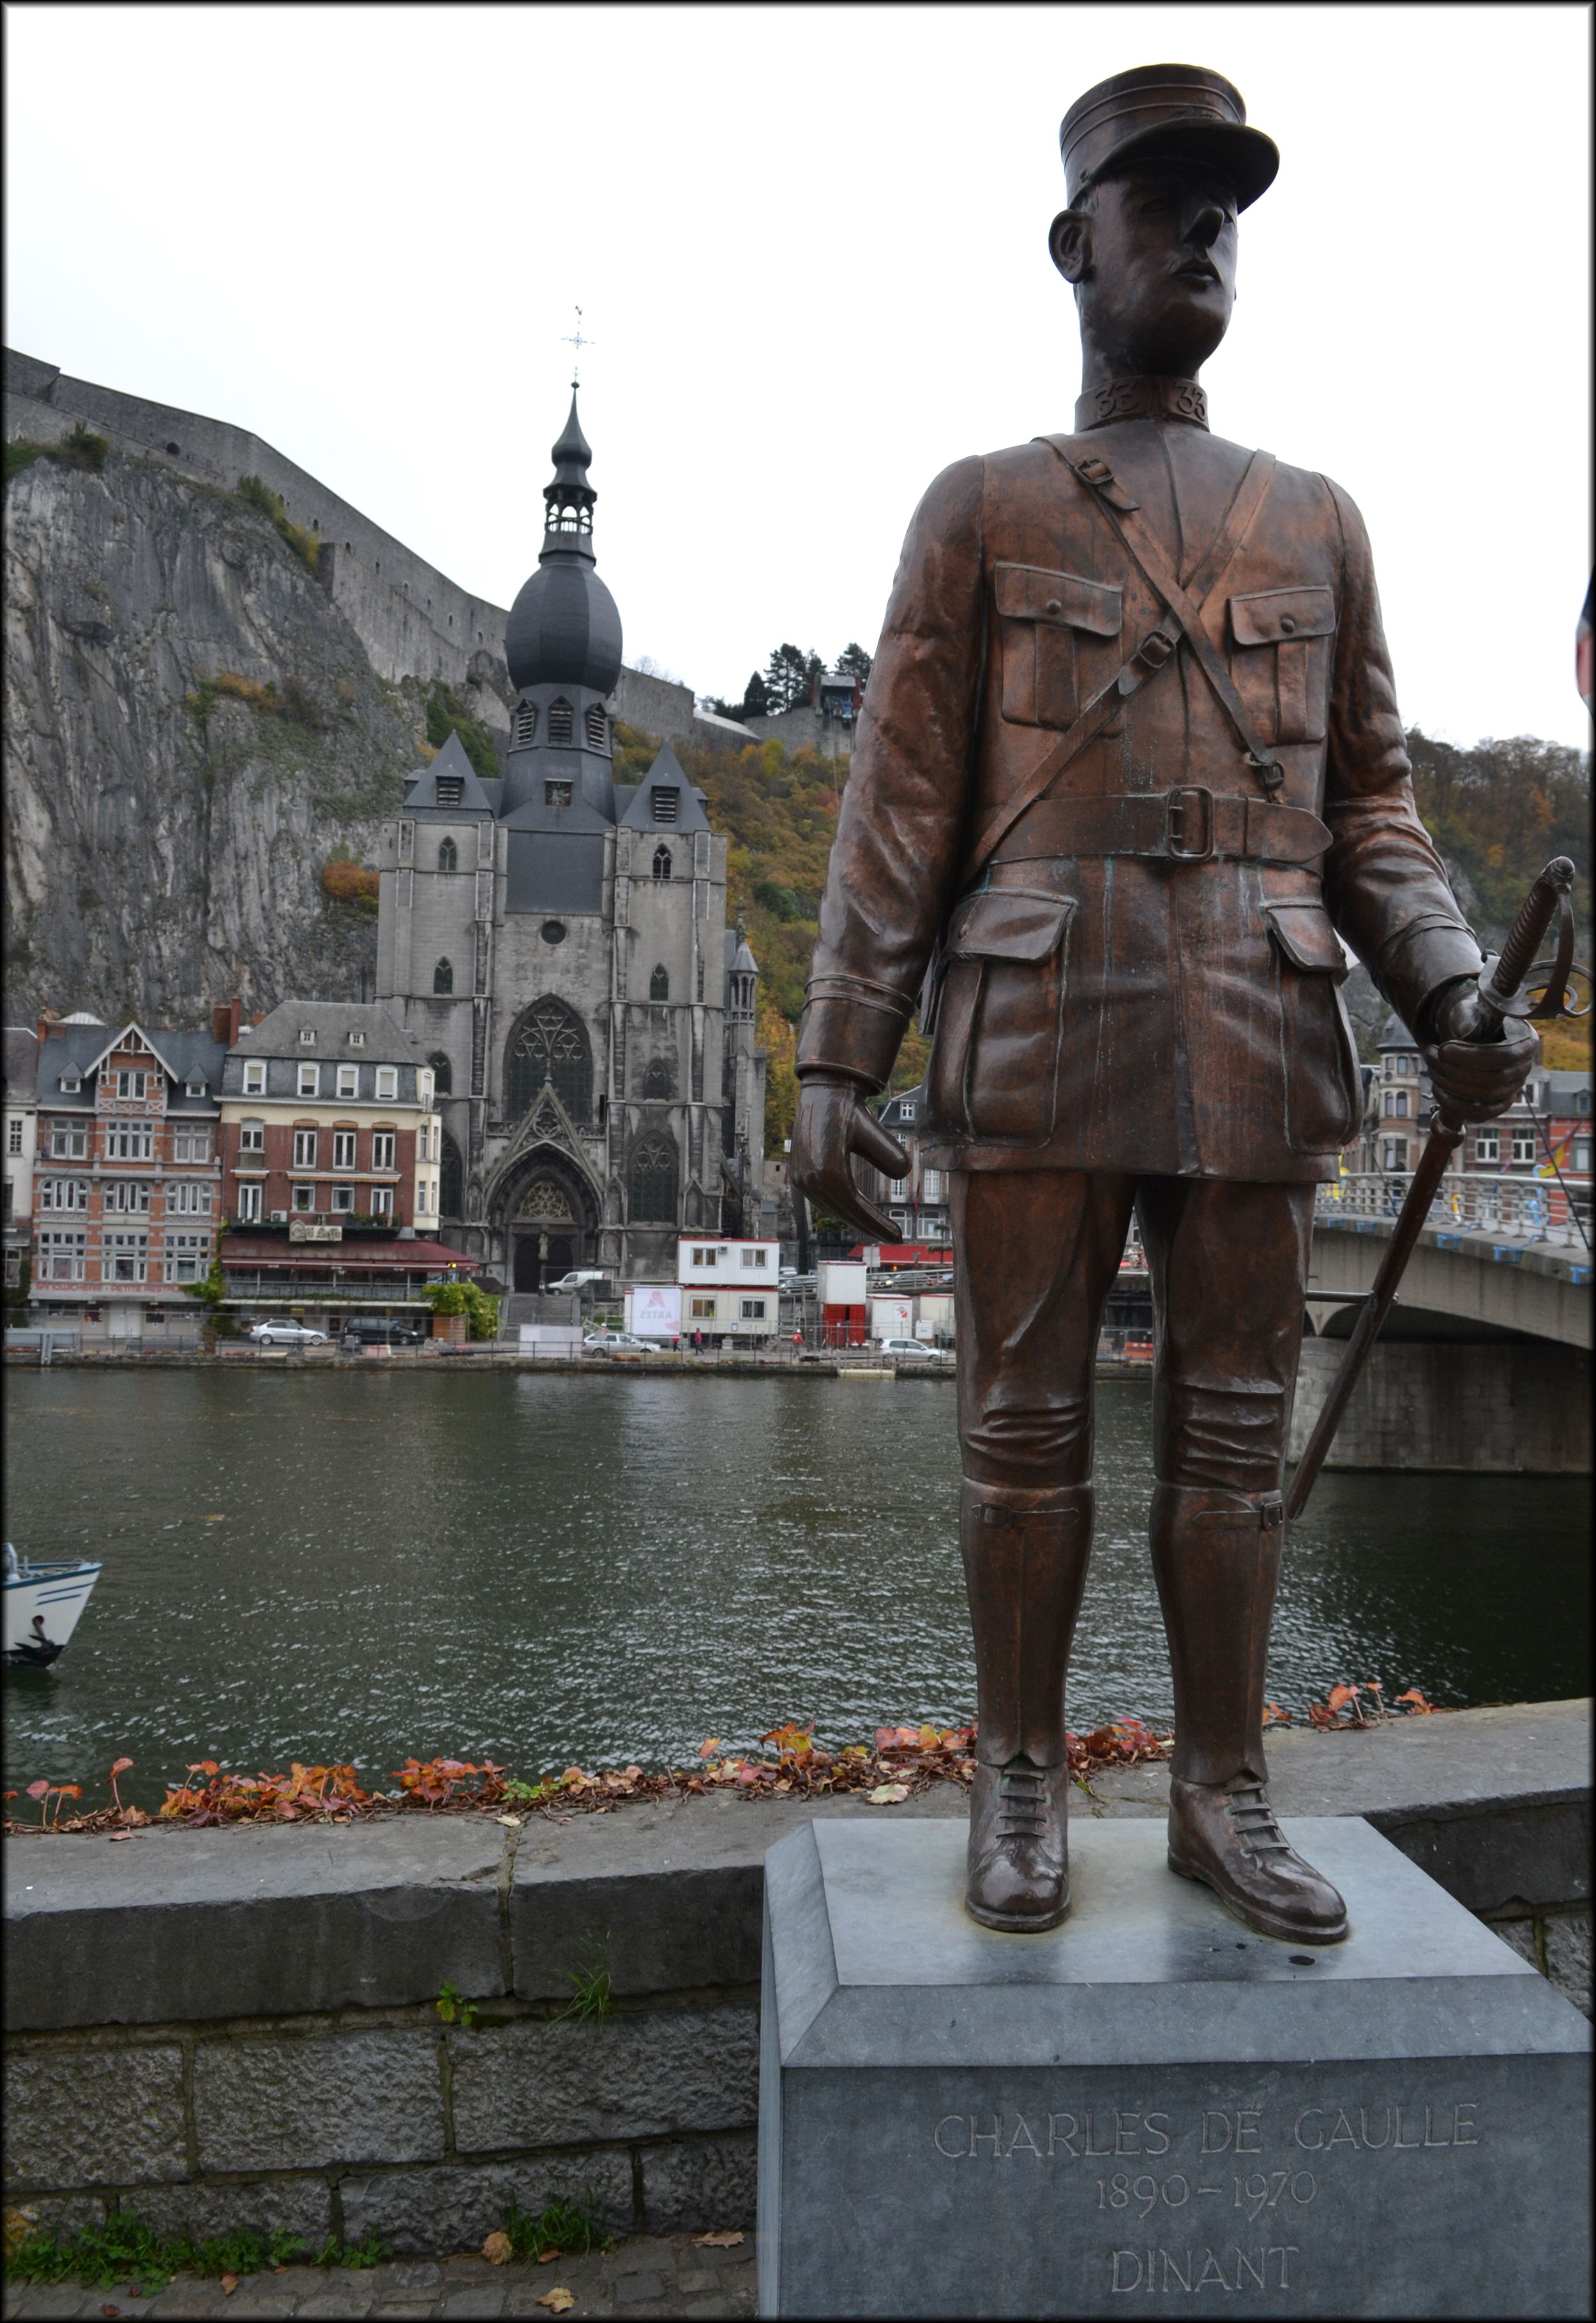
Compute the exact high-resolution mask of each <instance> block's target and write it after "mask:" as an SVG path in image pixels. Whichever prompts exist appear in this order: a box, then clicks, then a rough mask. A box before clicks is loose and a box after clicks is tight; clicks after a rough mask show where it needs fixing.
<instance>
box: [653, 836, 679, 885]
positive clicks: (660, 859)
mask: <svg viewBox="0 0 1596 2323" xmlns="http://www.w3.org/2000/svg"><path fill="white" fill-rule="evenodd" d="M673 868H674V867H673V865H672V862H671V850H670V849H669V848H668V847H667V846H666V845H665V841H664V840H661V841H660V843H659V845H658V846H657V847H656V849H655V850H654V876H655V877H656V879H668V878H669V877H670V876H671V872H672V869H673Z"/></svg>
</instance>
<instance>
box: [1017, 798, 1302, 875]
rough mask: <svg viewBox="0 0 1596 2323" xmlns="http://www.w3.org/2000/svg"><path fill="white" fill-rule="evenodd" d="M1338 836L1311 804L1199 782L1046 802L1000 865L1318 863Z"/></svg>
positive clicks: (1029, 814)
mask: <svg viewBox="0 0 1596 2323" xmlns="http://www.w3.org/2000/svg"><path fill="white" fill-rule="evenodd" d="M1330 840H1331V834H1330V832H1329V831H1328V830H1327V829H1326V828H1325V824H1324V823H1322V822H1320V821H1319V818H1318V816H1317V815H1316V814H1310V813H1308V811H1307V808H1306V807H1300V806H1277V805H1275V804H1274V803H1272V802H1271V801H1270V800H1269V799H1263V798H1239V797H1233V796H1231V795H1230V794H1227V793H1225V792H1221V793H1219V794H1215V793H1214V792H1213V791H1210V790H1205V789H1204V788H1203V787H1202V786H1201V785H1194V784H1188V785H1183V786H1182V787H1181V788H1180V789H1179V790H1172V791H1121V792H1117V793H1111V794H1109V795H1107V796H1106V797H1097V798H1042V799H1038V800H1037V802H1036V803H1035V805H1034V806H1032V807H1029V808H1027V810H1026V812H1025V813H1023V815H1022V816H1021V817H1020V820H1019V821H1018V822H1016V823H1015V825H1014V829H1013V830H1012V831H1009V832H1007V833H1006V835H1005V836H1004V839H1003V840H1001V841H1000V843H999V846H998V850H997V853H996V854H995V857H994V858H993V860H994V861H995V862H996V863H1023V862H1032V861H1034V860H1036V859H1037V858H1038V857H1044V856H1052V855H1145V856H1150V857H1151V858H1153V859H1155V860H1158V861H1161V862H1165V863H1211V862H1214V861H1215V860H1218V859H1230V860H1232V861H1235V862H1242V863H1313V862H1316V861H1317V859H1318V858H1319V857H1320V856H1322V855H1323V854H1324V853H1325V850H1326V849H1327V848H1328V847H1329V845H1330Z"/></svg>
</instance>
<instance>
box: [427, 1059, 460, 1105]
mask: <svg viewBox="0 0 1596 2323" xmlns="http://www.w3.org/2000/svg"><path fill="white" fill-rule="evenodd" d="M427 1063H428V1064H429V1065H430V1066H431V1067H432V1093H433V1095H434V1096H435V1097H451V1096H453V1094H454V1067H453V1065H451V1064H450V1062H449V1060H448V1059H447V1057H445V1054H444V1052H443V1051H442V1050H441V1049H435V1050H434V1051H433V1052H432V1054H431V1056H430V1057H428V1059H427Z"/></svg>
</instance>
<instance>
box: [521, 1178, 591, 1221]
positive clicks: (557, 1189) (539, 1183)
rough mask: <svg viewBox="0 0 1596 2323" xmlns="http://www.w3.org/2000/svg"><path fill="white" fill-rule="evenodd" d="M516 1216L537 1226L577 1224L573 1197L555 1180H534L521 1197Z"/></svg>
mask: <svg viewBox="0 0 1596 2323" xmlns="http://www.w3.org/2000/svg"><path fill="white" fill-rule="evenodd" d="M516 1216H517V1217H518V1218H528V1219H530V1220H531V1221H532V1223H533V1224H534V1225H535V1226H575V1225H576V1224H577V1217H576V1211H575V1207H574V1206H573V1203H572V1200H571V1197H570V1195H569V1194H568V1193H567V1192H566V1191H565V1189H564V1186H562V1185H561V1184H560V1182H559V1180H557V1179H555V1178H534V1179H533V1180H532V1183H531V1184H530V1185H529V1186H528V1187H527V1190H526V1192H525V1193H524V1194H523V1195H522V1197H521V1205H520V1207H519V1208H518V1210H517V1212H516Z"/></svg>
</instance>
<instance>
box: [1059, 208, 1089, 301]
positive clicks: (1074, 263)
mask: <svg viewBox="0 0 1596 2323" xmlns="http://www.w3.org/2000/svg"><path fill="white" fill-rule="evenodd" d="M1048 253H1049V255H1050V258H1051V259H1052V262H1053V264H1054V265H1055V266H1056V267H1057V268H1058V270H1059V273H1060V274H1061V275H1062V276H1063V277H1064V280H1065V281H1066V282H1076V283H1079V282H1084V281H1085V280H1086V279H1087V275H1088V274H1089V273H1090V272H1091V271H1092V222H1091V219H1090V218H1089V217H1088V216H1087V214H1086V212H1085V211H1084V210H1060V211H1059V215H1058V216H1057V217H1056V218H1055V219H1054V220H1053V223H1052V225H1050V227H1049V228H1048Z"/></svg>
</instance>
